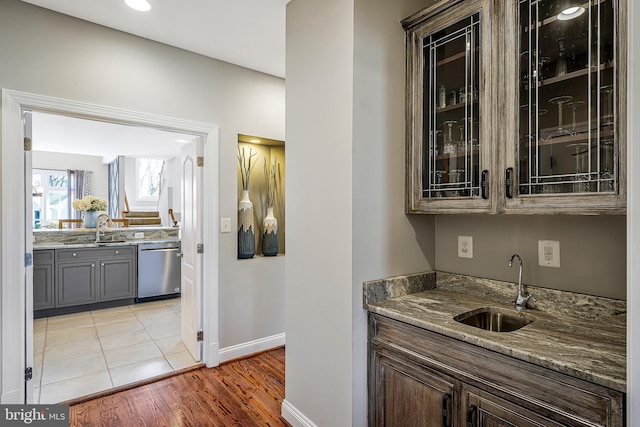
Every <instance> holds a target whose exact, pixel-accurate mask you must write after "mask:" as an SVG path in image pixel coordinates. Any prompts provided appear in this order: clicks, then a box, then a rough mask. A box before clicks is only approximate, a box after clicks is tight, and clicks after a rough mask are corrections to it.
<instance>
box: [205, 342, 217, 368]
mask: <svg viewBox="0 0 640 427" xmlns="http://www.w3.org/2000/svg"><path fill="white" fill-rule="evenodd" d="M204 363H205V365H207V368H213V367H214V366H218V365H219V364H220V346H219V345H218V343H217V342H213V343H209V344H208V345H207V346H206V347H205V354H204Z"/></svg>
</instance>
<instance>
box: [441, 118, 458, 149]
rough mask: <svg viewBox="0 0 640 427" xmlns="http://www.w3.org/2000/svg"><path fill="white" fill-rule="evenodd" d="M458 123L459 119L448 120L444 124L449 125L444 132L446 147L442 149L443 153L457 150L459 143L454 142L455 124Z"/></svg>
mask: <svg viewBox="0 0 640 427" xmlns="http://www.w3.org/2000/svg"><path fill="white" fill-rule="evenodd" d="M456 123H458V121H457V120H447V121H446V122H444V124H445V125H446V126H447V128H446V129H445V134H444V147H443V149H442V154H455V152H456V151H457V148H458V146H457V144H456V143H455V142H453V131H452V128H453V125H455V124H456Z"/></svg>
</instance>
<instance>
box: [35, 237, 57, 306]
mask: <svg viewBox="0 0 640 427" xmlns="http://www.w3.org/2000/svg"><path fill="white" fill-rule="evenodd" d="M53 272H54V252H53V249H45V250H36V251H33V309H34V310H43V309H47V308H53V307H54V306H55V300H54V287H55V279H54V275H53V274H54V273H53Z"/></svg>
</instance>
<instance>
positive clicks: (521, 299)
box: [509, 254, 536, 310]
mask: <svg viewBox="0 0 640 427" xmlns="http://www.w3.org/2000/svg"><path fill="white" fill-rule="evenodd" d="M516 257H518V262H519V263H520V271H519V273H518V296H517V297H516V301H515V305H516V310H523V309H525V308H527V303H528V302H529V300H530V299H532V300H533V301H535V300H536V299H535V298H534V297H533V295H527V296H524V295H523V294H522V258H520V255H518V254H513V255H511V259H510V260H509V267H513V259H514V258H516Z"/></svg>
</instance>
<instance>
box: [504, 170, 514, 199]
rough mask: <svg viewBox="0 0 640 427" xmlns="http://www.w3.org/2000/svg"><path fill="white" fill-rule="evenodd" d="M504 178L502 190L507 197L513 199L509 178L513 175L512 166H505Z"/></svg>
mask: <svg viewBox="0 0 640 427" xmlns="http://www.w3.org/2000/svg"><path fill="white" fill-rule="evenodd" d="M505 175H506V177H505V178H506V179H505V180H504V191H505V195H506V196H507V199H513V193H512V192H511V180H512V175H513V168H507V170H506V171H505Z"/></svg>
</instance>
